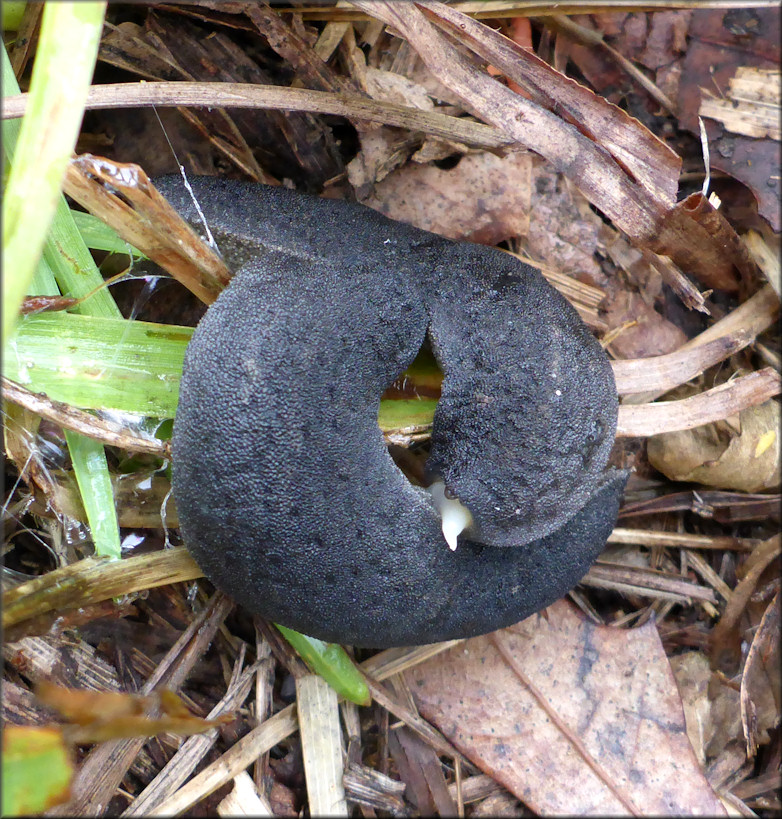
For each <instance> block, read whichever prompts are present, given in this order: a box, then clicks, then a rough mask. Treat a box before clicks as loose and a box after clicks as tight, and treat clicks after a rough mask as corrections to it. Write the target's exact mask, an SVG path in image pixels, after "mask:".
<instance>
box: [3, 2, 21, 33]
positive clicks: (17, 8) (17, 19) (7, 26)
mask: <svg viewBox="0 0 782 819" xmlns="http://www.w3.org/2000/svg"><path fill="white" fill-rule="evenodd" d="M26 5H27V3H19V2H16V0H3V2H2V3H0V12H1V13H2V16H3V31H17V30H18V29H19V25H20V23H21V22H22V15H23V14H24V7H25V6H26Z"/></svg>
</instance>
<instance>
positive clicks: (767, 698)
mask: <svg viewBox="0 0 782 819" xmlns="http://www.w3.org/2000/svg"><path fill="white" fill-rule="evenodd" d="M780 614H782V608H781V606H780V596H779V592H777V594H776V595H775V596H774V599H773V600H772V601H771V603H769V606H768V608H767V609H766V612H765V614H764V615H763V619H762V620H761V621H760V625H759V626H758V630H757V631H756V632H755V638H754V639H753V641H752V645H751V646H750V648H749V653H748V654H747V662H746V665H745V666H744V673H743V674H742V677H741V722H742V725H743V727H744V736H745V738H746V740H747V756H749V757H753V756H755V754H756V753H757V750H758V745H760V744H764V743H766V742H768V741H769V735H768V732H769V731H770V730H771V729H772V728H776V726H777V725H779V719H780V707H781V705H782V703H781V701H782V693H781V691H780V689H781V688H782V675H780V662H779V660H780V657H779V635H780V628H779V622H780Z"/></svg>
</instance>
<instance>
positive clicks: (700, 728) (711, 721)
mask: <svg viewBox="0 0 782 819" xmlns="http://www.w3.org/2000/svg"><path fill="white" fill-rule="evenodd" d="M669 662H670V664H671V669H672V670H673V674H674V676H675V677H676V685H677V687H678V689H679V695H680V696H681V698H682V704H683V706H684V718H685V720H686V722H687V736H689V738H690V744H691V745H692V747H693V749H694V751H695V755H696V756H697V757H698V762H700V764H701V767H705V765H706V761H707V759H712V758H714V757H717V756H719V755H720V754H721V753H722V751H723V750H724V749H725V747H726V746H727V744H728V743H729V742H732V741H733V740H735V739H737V738H739V737H740V736H741V719H740V717H739V707H738V706H739V692H738V691H736V690H735V689H733V688H731V687H730V686H728V685H726V684H725V683H724V681H723V679H722V678H721V677H720V675H719V674H717V673H716V672H714V671H712V669H711V665H710V663H709V658H708V657H707V656H706V655H705V654H703V653H702V652H700V651H688V652H687V653H686V654H677V655H676V656H674V657H670V658H669Z"/></svg>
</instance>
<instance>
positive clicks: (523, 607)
mask: <svg viewBox="0 0 782 819" xmlns="http://www.w3.org/2000/svg"><path fill="white" fill-rule="evenodd" d="M192 187H193V190H194V192H195V195H196V197H197V199H198V201H199V203H200V206H201V208H202V210H203V212H204V215H205V217H206V219H207V221H208V223H209V225H210V228H211V230H212V233H213V234H214V236H215V239H216V241H217V243H218V245H219V247H220V249H221V251H222V253H223V255H224V257H225V258H226V261H227V262H228V264H229V267H231V268H232V269H233V270H235V271H236V274H235V277H234V279H233V280H232V282H231V284H230V285H229V286H228V287H227V288H226V290H225V291H224V292H223V293H222V294H221V295H220V297H219V298H218V299H217V301H216V302H215V303H214V304H213V305H212V306H211V307H210V308H209V310H208V311H207V313H206V315H205V316H204V318H203V319H202V321H201V323H200V324H199V325H198V328H197V329H196V331H195V333H194V335H193V339H192V341H191V342H190V345H189V347H188V350H187V355H186V358H185V366H184V373H183V377H182V383H181V391H180V398H179V407H178V410H177V416H176V421H175V425H174V439H173V489H174V497H175V500H176V504H177V510H178V515H179V521H180V527H181V531H182V535H183V537H184V541H185V544H186V545H187V547H188V549H189V550H190V551H191V552H192V554H193V556H194V557H195V559H196V560H197V562H198V564H199V565H200V566H201V568H202V569H203V571H204V573H205V574H206V575H207V577H209V578H210V579H211V580H212V581H213V582H214V583H215V585H217V586H218V587H219V588H221V589H223V590H224V591H226V592H227V593H229V594H230V595H231V596H232V597H233V598H234V599H235V600H236V601H237V602H239V603H240V604H242V605H243V606H245V607H246V608H247V609H249V610H251V611H253V612H258V613H260V614H261V615H263V616H265V617H268V618H269V619H271V620H274V621H276V622H278V623H281V624H283V625H286V626H289V627H291V628H294V629H297V630H299V631H303V632H305V633H306V634H309V635H311V636H314V637H320V638H322V639H324V640H328V641H332V642H340V643H346V644H352V645H357V646H368V647H377V648H381V647H387V646H394V645H413V644H419V643H429V642H434V641H438V640H446V639H452V638H457V637H467V636H472V635H476V634H481V633H485V632H488V631H492V630H494V629H497V628H500V627H503V626H506V625H509V624H511V623H514V622H517V621H519V620H522V619H523V618H525V617H527V616H528V615H530V614H532V613H534V612H536V611H538V610H540V609H541V608H543V607H545V606H546V605H548V604H549V603H551V602H552V601H554V600H555V599H557V598H558V597H560V596H561V595H563V594H564V593H565V592H567V591H568V590H569V589H570V588H571V587H572V586H574V585H575V584H576V583H577V582H578V580H579V579H580V578H581V577H582V576H583V575H584V573H585V572H586V570H587V569H588V567H589V565H590V564H591V563H592V562H593V561H594V559H595V558H596V557H597V555H598V554H599V553H600V551H601V550H602V548H603V546H604V544H605V541H606V538H607V536H608V534H609V532H610V531H611V528H612V526H613V524H614V521H615V519H616V514H617V509H618V505H619V501H620V497H621V493H622V491H623V488H624V484H625V481H626V475H625V473H623V472H618V471H616V470H612V469H607V468H606V463H607V460H608V455H609V451H610V449H611V446H612V444H613V441H614V435H615V428H616V415H617V403H618V402H617V395H616V388H615V385H614V379H613V374H612V371H611V367H610V364H609V362H608V360H607V358H606V356H605V354H604V353H603V351H602V349H601V348H600V345H599V344H598V343H597V341H596V340H595V339H594V337H593V336H592V335H591V334H590V332H589V331H588V329H587V328H586V327H585V326H584V324H583V322H582V321H581V319H580V318H579V316H578V315H577V313H576V312H575V310H573V309H572V308H571V306H570V305H569V304H568V303H567V302H566V301H565V299H564V298H562V297H561V296H560V295H559V294H558V293H557V292H556V291H555V290H554V289H553V288H552V287H550V286H549V285H548V284H547V282H546V281H545V280H544V279H543V277H542V276H541V275H540V273H539V272H538V271H537V270H536V269H534V268H532V267H529V266H528V265H525V264H523V263H521V262H520V261H518V260H517V259H516V258H514V257H512V256H510V255H509V254H506V253H503V252H502V251H499V250H496V249H492V248H487V247H483V246H480V245H473V244H466V243H460V242H453V241H449V240H447V239H443V238H441V237H439V236H436V235H434V234H432V233H428V232H426V231H422V230H418V229H416V228H412V227H409V226H407V225H403V224H400V223H398V222H394V221H391V220H389V219H387V218H385V217H384V216H382V215H380V214H378V213H376V212H374V211H372V210H369V209H367V208H364V207H362V206H360V205H355V204H351V203H347V202H342V201H330V200H321V199H318V198H315V197H310V196H306V195H302V194H299V193H295V192H292V191H289V190H285V189H282V188H271V187H264V186H261V185H256V184H245V183H238V182H232V181H226V180H218V179H207V178H197V179H195V180H193V181H192ZM159 188H160V190H161V191H162V192H163V193H164V195H166V196H167V197H168V199H169V200H170V201H171V203H172V204H173V205H174V206H175V207H176V208H177V209H178V210H179V211H180V212H181V213H182V214H183V215H184V216H185V218H187V219H188V221H190V222H191V223H192V224H193V225H194V226H196V227H197V220H196V212H195V207H194V206H193V205H192V203H191V200H190V197H189V196H188V195H187V194H186V192H185V190H184V187H183V186H182V183H181V181H179V180H177V179H173V178H167V179H164V180H159ZM427 333H428V334H429V338H430V341H431V344H432V348H433V350H434V352H435V355H436V357H437V360H438V361H439V363H440V366H441V367H442V369H443V371H444V373H445V380H444V382H443V391H442V397H441V399H440V402H439V403H438V405H437V410H436V414H435V418H434V429H433V433H432V446H431V458H430V461H429V468H430V470H431V472H432V473H433V474H435V475H437V476H439V479H440V480H441V481H442V482H443V483H444V485H445V487H447V489H448V490H449V491H448V495H450V496H455V497H456V498H457V499H458V501H459V502H460V503H461V504H463V505H464V506H465V507H467V509H468V510H469V512H470V514H471V524H470V526H469V527H468V528H467V529H466V530H464V531H463V532H462V533H461V534H460V535H459V537H458V548H456V549H455V550H453V549H451V548H449V545H448V543H447V542H446V539H445V537H444V535H443V525H442V520H441V516H440V512H439V511H438V507H437V505H436V504H435V502H434V500H433V496H432V494H431V493H429V492H428V491H426V490H424V489H420V488H418V487H415V486H413V485H411V484H410V483H409V482H408V481H407V479H406V478H405V477H404V475H403V474H402V473H401V472H400V471H399V469H398V468H397V467H396V465H395V464H394V463H393V461H392V460H391V457H390V456H389V454H388V451H387V449H386V446H385V444H384V441H383V438H382V435H381V433H380V430H379V428H378V423H377V413H378V405H379V400H380V396H381V394H382V393H383V391H384V390H385V389H386V388H387V387H388V386H389V384H390V383H391V382H392V381H393V380H394V379H395V378H396V377H397V376H399V375H400V373H401V372H402V371H403V370H404V369H405V368H406V367H407V366H408V365H409V364H410V363H411V362H412V360H413V358H414V357H415V355H416V353H417V352H418V350H419V348H420V347H421V344H422V342H423V341H424V339H425V336H426V335H427ZM454 538H455V535H453V534H452V535H451V539H452V540H453V539H454Z"/></svg>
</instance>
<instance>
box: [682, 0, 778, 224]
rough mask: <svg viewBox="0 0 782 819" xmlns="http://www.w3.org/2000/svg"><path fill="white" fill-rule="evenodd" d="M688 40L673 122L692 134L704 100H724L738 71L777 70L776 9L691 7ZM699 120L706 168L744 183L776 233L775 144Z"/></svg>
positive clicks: (776, 176) (776, 185)
mask: <svg viewBox="0 0 782 819" xmlns="http://www.w3.org/2000/svg"><path fill="white" fill-rule="evenodd" d="M689 36H690V43H689V45H688V48H687V54H686V57H685V60H684V69H683V71H682V75H681V80H680V84H679V100H678V102H679V123H680V125H681V126H682V127H683V128H687V129H688V130H690V131H692V132H693V133H694V134H696V135H697V134H698V133H699V126H698V112H699V111H700V108H701V105H702V103H703V101H704V99H708V98H710V97H716V98H717V99H724V98H726V97H729V95H730V83H731V80H732V79H734V78H735V76H736V73H737V71H738V69H739V68H740V67H744V68H759V69H769V70H778V69H779V60H780V11H779V8H778V7H777V8H757V9H749V8H748V9H728V10H725V9H716V8H714V9H697V10H696V11H695V12H693V16H692V21H691V24H690V30H689ZM777 118H778V113H777ZM704 122H705V124H706V129H707V132H708V136H709V154H710V158H711V166H712V169H717V170H720V171H724V172H725V173H727V174H730V175H731V176H732V177H734V178H735V179H738V180H739V181H740V182H743V183H744V184H745V185H747V186H748V187H749V188H750V190H751V191H752V193H753V195H754V196H755V198H756V199H757V202H758V211H759V213H760V215H761V216H762V217H763V218H765V219H766V220H767V221H768V223H769V224H770V225H771V227H772V228H773V230H774V231H776V232H779V229H780V209H779V185H780V183H779V174H780V171H779V168H780V155H779V142H778V141H776V140H774V139H771V138H769V137H765V138H762V139H759V138H753V137H750V136H743V135H741V134H732V133H728V132H726V130H725V128H724V126H723V125H722V124H721V123H720V122H718V121H716V120H713V119H708V118H707V119H705V120H704Z"/></svg>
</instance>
